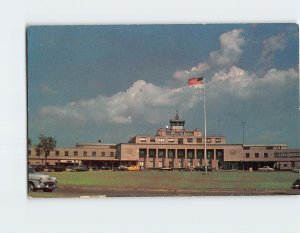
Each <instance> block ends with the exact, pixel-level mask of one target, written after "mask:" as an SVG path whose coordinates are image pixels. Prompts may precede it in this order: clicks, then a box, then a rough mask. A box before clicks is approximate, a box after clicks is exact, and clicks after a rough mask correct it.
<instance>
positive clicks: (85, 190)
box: [55, 185, 300, 197]
mask: <svg viewBox="0 0 300 233" xmlns="http://www.w3.org/2000/svg"><path fill="white" fill-rule="evenodd" d="M55 192H57V193H60V194H66V195H68V194H74V193H76V194H78V196H107V197H154V196H254V195H300V190H293V189H288V190H287V189H277V190H262V189H247V190H242V189H226V190H223V189H203V190H163V189H128V188H126V189H125V188H122V189H118V188H99V187H96V186H73V185H60V186H59V188H57V189H56V190H55Z"/></svg>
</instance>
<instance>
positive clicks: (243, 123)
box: [242, 121, 246, 145]
mask: <svg viewBox="0 0 300 233" xmlns="http://www.w3.org/2000/svg"><path fill="white" fill-rule="evenodd" d="M245 124H246V121H242V126H243V145H244V143H245Z"/></svg>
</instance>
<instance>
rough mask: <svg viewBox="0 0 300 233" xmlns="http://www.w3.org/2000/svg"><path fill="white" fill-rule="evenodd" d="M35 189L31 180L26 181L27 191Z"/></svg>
mask: <svg viewBox="0 0 300 233" xmlns="http://www.w3.org/2000/svg"><path fill="white" fill-rule="evenodd" d="M34 191H35V187H34V184H33V183H32V182H29V183H28V192H34Z"/></svg>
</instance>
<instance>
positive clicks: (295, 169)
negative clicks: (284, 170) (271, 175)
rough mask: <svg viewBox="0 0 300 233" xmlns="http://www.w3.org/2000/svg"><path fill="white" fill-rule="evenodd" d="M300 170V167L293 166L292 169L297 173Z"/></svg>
mask: <svg viewBox="0 0 300 233" xmlns="http://www.w3.org/2000/svg"><path fill="white" fill-rule="evenodd" d="M299 171H300V168H293V169H292V172H295V173H299Z"/></svg>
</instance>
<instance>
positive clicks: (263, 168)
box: [258, 166, 275, 172]
mask: <svg viewBox="0 0 300 233" xmlns="http://www.w3.org/2000/svg"><path fill="white" fill-rule="evenodd" d="M258 171H260V172H273V171H275V169H274V168H271V167H269V166H263V167H260V168H258Z"/></svg>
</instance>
